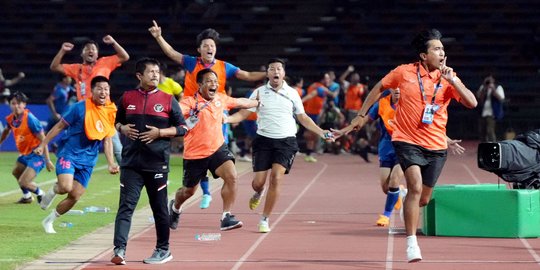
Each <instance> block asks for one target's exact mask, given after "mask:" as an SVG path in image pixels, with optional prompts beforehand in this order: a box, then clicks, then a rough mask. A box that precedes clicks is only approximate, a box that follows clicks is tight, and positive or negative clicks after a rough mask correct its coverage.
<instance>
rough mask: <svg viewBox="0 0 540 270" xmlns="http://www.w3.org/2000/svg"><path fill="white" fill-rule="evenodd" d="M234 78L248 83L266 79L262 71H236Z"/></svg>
mask: <svg viewBox="0 0 540 270" xmlns="http://www.w3.org/2000/svg"><path fill="white" fill-rule="evenodd" d="M236 78H237V79H239V80H243V81H249V82H255V81H261V80H264V78H266V72H262V71H252V72H248V71H245V70H241V69H240V70H238V72H236Z"/></svg>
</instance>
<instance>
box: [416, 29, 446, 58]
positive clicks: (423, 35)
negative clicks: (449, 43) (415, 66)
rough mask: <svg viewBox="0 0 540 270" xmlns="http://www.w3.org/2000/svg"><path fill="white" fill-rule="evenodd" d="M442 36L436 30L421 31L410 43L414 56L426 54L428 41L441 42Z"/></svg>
mask: <svg viewBox="0 0 540 270" xmlns="http://www.w3.org/2000/svg"><path fill="white" fill-rule="evenodd" d="M441 38H442V34H441V32H439V30H437V29H430V30H423V31H422V32H420V33H418V35H416V36H415V37H414V39H413V41H412V42H411V45H412V46H413V48H414V50H415V51H416V54H421V53H426V52H427V49H428V41H430V40H441Z"/></svg>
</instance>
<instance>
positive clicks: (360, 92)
mask: <svg viewBox="0 0 540 270" xmlns="http://www.w3.org/2000/svg"><path fill="white" fill-rule="evenodd" d="M365 89H366V88H365V85H363V84H361V83H358V84H356V85H350V86H349V88H347V93H346V94H345V110H351V111H359V110H360V109H361V108H362V104H363V101H362V97H363V96H364V94H365V91H366V90H365Z"/></svg>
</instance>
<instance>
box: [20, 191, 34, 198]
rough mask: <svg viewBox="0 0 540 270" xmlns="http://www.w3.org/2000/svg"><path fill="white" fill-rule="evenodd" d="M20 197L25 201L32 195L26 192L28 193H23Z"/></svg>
mask: <svg viewBox="0 0 540 270" xmlns="http://www.w3.org/2000/svg"><path fill="white" fill-rule="evenodd" d="M22 197H23V198H25V199H29V198H32V193H30V192H28V193H23V195H22Z"/></svg>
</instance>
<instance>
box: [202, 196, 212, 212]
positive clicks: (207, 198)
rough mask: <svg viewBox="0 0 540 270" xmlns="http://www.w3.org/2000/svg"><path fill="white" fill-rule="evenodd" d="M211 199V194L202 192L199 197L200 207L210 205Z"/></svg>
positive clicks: (203, 207)
mask: <svg viewBox="0 0 540 270" xmlns="http://www.w3.org/2000/svg"><path fill="white" fill-rule="evenodd" d="M211 201H212V195H210V194H203V195H202V198H201V204H200V207H201V209H206V208H208V207H209V206H210V202H211Z"/></svg>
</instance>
